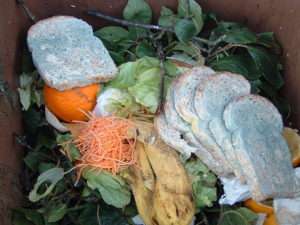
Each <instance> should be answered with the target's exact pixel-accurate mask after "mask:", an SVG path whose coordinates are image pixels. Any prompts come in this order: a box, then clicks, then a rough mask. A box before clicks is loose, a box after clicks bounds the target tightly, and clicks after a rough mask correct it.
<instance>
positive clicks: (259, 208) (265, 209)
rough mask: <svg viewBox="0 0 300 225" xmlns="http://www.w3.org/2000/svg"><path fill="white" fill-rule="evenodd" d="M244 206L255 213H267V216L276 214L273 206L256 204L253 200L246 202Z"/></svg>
mask: <svg viewBox="0 0 300 225" xmlns="http://www.w3.org/2000/svg"><path fill="white" fill-rule="evenodd" d="M244 205H245V206H246V207H247V208H249V209H251V210H252V211H253V212H255V213H265V214H267V215H271V214H273V213H274V210H273V208H272V207H271V206H269V205H266V204H263V203H260V202H256V201H254V200H253V199H248V200H246V201H244Z"/></svg>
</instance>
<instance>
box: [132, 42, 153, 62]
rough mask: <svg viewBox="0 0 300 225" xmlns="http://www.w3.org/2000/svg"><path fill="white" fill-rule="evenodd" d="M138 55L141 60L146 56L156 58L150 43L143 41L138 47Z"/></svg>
mask: <svg viewBox="0 0 300 225" xmlns="http://www.w3.org/2000/svg"><path fill="white" fill-rule="evenodd" d="M136 55H137V56H138V57H139V58H142V57H144V56H155V50H154V48H153V47H152V45H151V44H150V43H149V42H146V41H143V42H141V43H139V44H138V45H137V47H136Z"/></svg>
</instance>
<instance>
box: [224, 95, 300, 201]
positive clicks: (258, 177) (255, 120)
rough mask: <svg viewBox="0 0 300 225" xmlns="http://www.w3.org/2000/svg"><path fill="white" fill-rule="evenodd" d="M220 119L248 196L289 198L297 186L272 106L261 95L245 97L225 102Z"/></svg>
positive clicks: (278, 120)
mask: <svg viewBox="0 0 300 225" xmlns="http://www.w3.org/2000/svg"><path fill="white" fill-rule="evenodd" d="M223 118H224V121H225V125H226V128H227V129H228V130H230V132H231V136H232V141H233V146H234V148H235V150H236V153H237V158H238V160H239V161H240V164H241V165H242V166H243V168H244V170H243V171H244V173H245V176H246V178H247V183H248V185H249V187H250V190H251V194H252V197H253V198H254V199H255V200H257V201H262V200H265V199H268V198H283V197H293V196H294V194H295V192H296V191H297V189H298V188H299V187H297V185H296V177H295V172H294V170H293V167H292V163H291V155H290V151H289V148H288V145H287V143H286V141H285V139H284V138H283V136H282V130H283V122H282V118H281V115H280V114H279V112H278V110H277V109H276V107H275V106H274V105H273V104H272V103H271V102H269V101H268V100H267V99H265V98H263V97H261V96H256V95H246V96H243V97H240V98H238V99H236V100H234V101H232V102H231V103H229V104H228V105H227V107H226V108H225V111H224V114H223Z"/></svg>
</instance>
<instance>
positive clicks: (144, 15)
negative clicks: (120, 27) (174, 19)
mask: <svg viewBox="0 0 300 225" xmlns="http://www.w3.org/2000/svg"><path fill="white" fill-rule="evenodd" d="M123 17H124V19H126V20H130V21H136V22H142V23H150V22H151V20H152V10H151V8H150V6H149V5H148V3H147V2H146V1H144V0H128V3H127V5H126V7H125V9H124V11H123Z"/></svg>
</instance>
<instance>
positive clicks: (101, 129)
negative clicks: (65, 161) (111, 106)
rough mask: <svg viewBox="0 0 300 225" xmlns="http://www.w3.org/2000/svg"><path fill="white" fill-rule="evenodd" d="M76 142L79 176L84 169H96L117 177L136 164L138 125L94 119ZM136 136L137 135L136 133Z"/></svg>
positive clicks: (87, 123)
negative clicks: (78, 155)
mask: <svg viewBox="0 0 300 225" xmlns="http://www.w3.org/2000/svg"><path fill="white" fill-rule="evenodd" d="M82 123H84V125H85V126H84V128H83V129H82V130H81V132H80V134H79V136H78V137H77V138H76V139H75V140H74V144H75V145H76V146H77V147H78V149H79V151H80V154H81V157H80V160H79V163H78V164H77V167H79V176H80V173H81V171H82V170H83V168H85V167H92V168H98V169H102V170H106V171H109V172H111V173H113V174H116V173H118V172H119V171H120V170H122V169H124V168H126V167H128V166H130V165H132V164H135V162H136V159H135V156H134V155H135V154H134V149H135V143H136V132H132V130H135V126H134V123H133V122H132V121H130V120H128V119H123V118H119V117H113V116H109V117H96V116H94V115H91V116H90V120H89V121H88V122H82ZM133 133H134V134H133Z"/></svg>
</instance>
